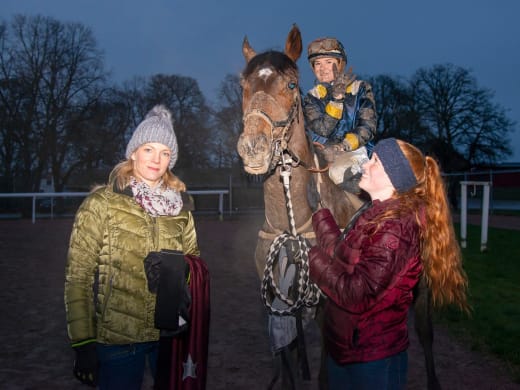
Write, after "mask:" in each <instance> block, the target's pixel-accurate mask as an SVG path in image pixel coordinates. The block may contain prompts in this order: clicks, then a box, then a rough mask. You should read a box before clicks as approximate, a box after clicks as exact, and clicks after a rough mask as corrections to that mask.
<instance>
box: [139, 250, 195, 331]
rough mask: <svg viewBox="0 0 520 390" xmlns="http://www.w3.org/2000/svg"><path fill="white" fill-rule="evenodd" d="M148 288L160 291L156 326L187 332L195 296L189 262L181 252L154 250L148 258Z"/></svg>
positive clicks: (156, 303)
mask: <svg viewBox="0 0 520 390" xmlns="http://www.w3.org/2000/svg"><path fill="white" fill-rule="evenodd" d="M144 267H145V272H146V277H147V279H148V289H149V290H150V291H151V292H152V293H156V294H157V295H156V300H155V327H156V328H157V329H161V331H167V332H168V334H169V335H175V334H178V333H180V332H183V331H184V330H186V329H187V327H188V325H189V321H190V318H189V307H190V304H191V296H190V292H189V289H188V283H187V278H188V277H189V271H190V268H189V265H188V263H187V262H186V261H185V260H184V254H183V253H182V252H180V251H175V250H166V249H162V250H161V251H160V252H150V253H149V254H148V256H146V258H145V260H144Z"/></svg>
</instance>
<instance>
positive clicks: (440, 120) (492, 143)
mask: <svg viewBox="0 0 520 390" xmlns="http://www.w3.org/2000/svg"><path fill="white" fill-rule="evenodd" d="M410 84H411V90H412V97H413V99H414V101H415V102H416V104H417V110H418V112H420V115H421V118H420V120H421V123H422V125H424V126H425V127H427V128H428V129H429V132H430V135H431V139H430V141H429V142H428V146H429V149H430V150H429V151H430V152H431V153H432V154H434V155H435V156H436V157H437V158H438V159H439V160H440V162H441V165H442V166H443V167H444V168H448V167H450V166H453V163H454V157H456V156H457V155H458V156H459V157H460V158H461V159H463V160H465V161H466V163H467V164H468V165H475V164H478V163H483V162H485V163H494V162H496V161H498V160H499V159H502V158H504V157H507V156H509V155H511V148H510V139H509V133H510V132H511V131H512V130H513V125H514V123H513V122H512V121H511V120H509V119H508V118H507V117H506V115H505V112H504V110H503V109H502V108H500V107H499V106H498V105H496V104H493V103H492V102H491V100H492V98H493V94H492V93H491V92H490V91H489V90H486V89H482V88H479V87H478V86H477V82H476V80H475V78H474V77H473V76H472V75H471V74H470V72H469V71H468V70H466V69H464V68H461V67H458V66H454V65H451V64H446V65H435V66H433V67H431V68H421V69H419V70H418V71H417V72H416V73H415V74H414V76H413V77H412V80H411V83H410ZM467 167H468V166H466V167H462V168H467Z"/></svg>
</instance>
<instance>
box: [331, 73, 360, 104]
mask: <svg viewBox="0 0 520 390" xmlns="http://www.w3.org/2000/svg"><path fill="white" fill-rule="evenodd" d="M332 71H333V72H334V81H333V82H332V97H333V98H334V99H336V100H341V99H344V98H345V93H346V91H347V86H348V85H350V84H351V83H352V82H353V81H354V80H355V79H356V76H355V75H353V74H352V67H350V68H349V69H348V71H347V73H342V74H339V72H338V67H337V66H336V64H334V66H333V68H332Z"/></svg>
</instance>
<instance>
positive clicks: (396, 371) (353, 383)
mask: <svg viewBox="0 0 520 390" xmlns="http://www.w3.org/2000/svg"><path fill="white" fill-rule="evenodd" d="M327 369H328V376H329V389H331V390H332V389H334V390H346V389H353V390H354V389H355V390H374V389H378V390H403V389H405V388H406V379H407V376H408V353H407V351H403V352H401V353H398V354H397V355H393V356H390V357H388V358H385V359H381V360H375V361H372V362H366V363H351V364H345V365H343V366H342V365H339V364H337V363H336V362H335V361H334V360H333V359H332V358H331V357H330V356H329V357H327Z"/></svg>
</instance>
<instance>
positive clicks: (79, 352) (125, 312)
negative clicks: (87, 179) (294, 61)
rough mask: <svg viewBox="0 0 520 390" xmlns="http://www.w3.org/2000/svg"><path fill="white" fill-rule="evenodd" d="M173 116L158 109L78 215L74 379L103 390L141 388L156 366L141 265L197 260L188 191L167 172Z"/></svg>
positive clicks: (151, 303)
mask: <svg viewBox="0 0 520 390" xmlns="http://www.w3.org/2000/svg"><path fill="white" fill-rule="evenodd" d="M177 155H178V147H177V139H176V136H175V133H174V130H173V123H172V119H171V113H170V111H168V110H167V109H166V108H165V107H164V106H161V105H159V106H155V107H154V108H153V109H152V110H151V111H150V112H149V113H148V114H147V116H146V118H145V119H144V120H143V121H142V122H141V123H140V124H139V125H138V126H137V128H136V130H135V131H134V133H133V135H132V138H131V139H130V141H129V143H128V145H127V148H126V160H125V161H123V162H121V163H120V164H118V165H117V166H116V167H115V168H114V169H113V171H112V173H111V174H110V177H109V182H108V185H106V186H104V187H101V188H98V189H96V190H95V191H93V192H92V193H91V194H90V195H89V196H88V197H87V198H86V199H85V201H84V202H83V203H82V205H81V207H80V208H79V210H78V212H77V214H76V217H75V221H74V225H73V229H72V234H71V238H70V244H69V251H68V256H67V265H66V270H65V308H66V315H67V329H68V334H69V337H70V340H71V343H72V347H73V349H74V350H75V353H76V359H75V362H74V375H75V376H76V377H77V378H78V379H79V380H80V381H81V382H83V383H85V384H88V385H91V386H96V384H97V385H98V386H99V388H100V389H111V390H113V389H140V388H141V382H142V381H143V377H144V372H145V366H146V362H147V361H148V364H149V367H150V368H151V369H152V373H153V372H154V370H155V367H156V362H157V351H158V340H159V330H158V329H156V328H155V327H154V315H155V301H156V296H155V295H154V294H152V293H151V292H150V291H149V288H148V281H147V278H146V273H145V269H144V264H143V261H144V259H145V258H146V256H147V255H148V254H149V253H150V252H157V251H160V250H162V249H170V250H178V251H181V252H183V253H185V254H193V255H196V256H198V255H199V249H198V245H197V236H196V231H195V225H194V221H193V217H192V214H191V212H189V211H185V207H184V208H183V200H182V199H183V197H182V196H181V193H183V192H185V191H186V186H185V185H184V183H183V182H182V181H180V180H179V179H178V178H177V177H176V176H174V175H173V174H172V172H171V171H170V170H171V169H172V168H173V166H174V165H175V162H176V160H177Z"/></svg>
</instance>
